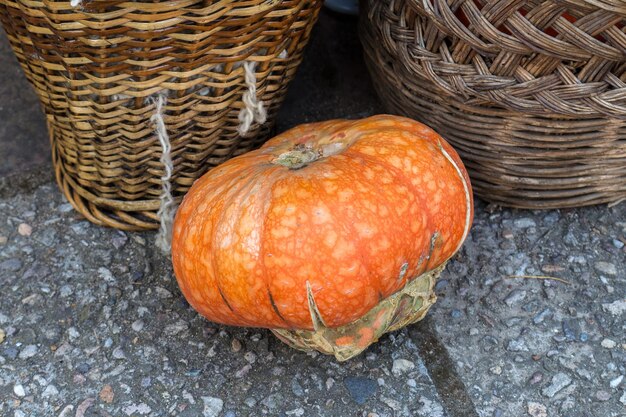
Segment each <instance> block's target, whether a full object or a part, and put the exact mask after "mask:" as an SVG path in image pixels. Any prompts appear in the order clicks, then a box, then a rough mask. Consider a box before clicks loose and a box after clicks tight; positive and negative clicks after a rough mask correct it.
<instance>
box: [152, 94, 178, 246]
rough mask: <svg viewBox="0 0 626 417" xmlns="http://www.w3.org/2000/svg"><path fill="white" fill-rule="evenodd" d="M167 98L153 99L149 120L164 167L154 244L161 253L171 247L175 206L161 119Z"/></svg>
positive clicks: (168, 148)
mask: <svg viewBox="0 0 626 417" xmlns="http://www.w3.org/2000/svg"><path fill="white" fill-rule="evenodd" d="M166 102H167V100H166V99H165V96H164V95H163V94H159V95H158V96H157V98H156V100H154V103H155V106H156V107H155V111H154V114H153V115H152V117H150V120H151V121H152V123H154V125H155V131H156V135H157V137H158V138H159V143H160V144H161V150H162V151H161V163H162V164H163V166H164V168H165V174H164V175H163V176H162V177H161V184H162V187H163V192H162V193H161V197H159V199H160V200H161V205H160V207H159V211H158V212H157V216H159V220H160V222H161V227H160V228H159V233H158V234H157V237H156V245H157V247H158V248H159V249H161V251H163V253H165V254H168V253H169V252H170V250H171V247H172V224H173V223H174V213H175V211H176V208H175V207H174V198H173V197H172V185H171V183H170V180H171V178H172V171H173V170H174V164H173V163H172V155H171V152H172V145H171V144H170V138H169V136H168V134H167V130H166V128H165V122H164V121H163V106H165V104H166Z"/></svg>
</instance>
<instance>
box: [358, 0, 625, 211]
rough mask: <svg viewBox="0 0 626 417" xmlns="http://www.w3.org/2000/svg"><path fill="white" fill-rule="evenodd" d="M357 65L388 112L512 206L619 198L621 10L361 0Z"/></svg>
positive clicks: (614, 2) (529, 0) (525, 2)
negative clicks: (450, 149) (430, 131)
mask: <svg viewBox="0 0 626 417" xmlns="http://www.w3.org/2000/svg"><path fill="white" fill-rule="evenodd" d="M363 9H364V10H363V12H362V14H361V18H362V21H361V37H362V41H363V44H364V48H365V51H366V52H365V54H366V62H367V65H368V68H369V70H370V73H371V74H372V77H373V78H374V84H375V86H376V88H377V91H378V93H379V95H380V97H381V98H382V100H383V101H384V103H385V105H386V106H387V107H388V108H389V110H390V111H391V112H395V113H400V114H403V115H408V116H410V117H413V118H415V119H418V120H420V121H422V122H424V123H426V124H428V125H430V126H431V127H433V128H434V129H436V130H437V131H438V132H439V133H440V134H441V135H443V136H444V137H445V138H446V139H448V140H449V141H450V142H451V143H452V144H453V145H454V146H455V148H456V149H457V150H458V151H459V154H460V155H461V156H462V158H463V160H464V162H465V164H466V166H467V168H468V170H469V171H470V175H471V177H472V185H473V187H474V190H475V191H476V193H477V194H478V195H479V196H481V197H483V198H484V199H486V200H489V201H492V202H495V203H498V204H503V205H508V206H516V207H523V208H557V207H574V206H582V205H589V204H597V203H611V202H617V201H620V200H623V199H624V198H626V1H624V0H601V1H599V0H552V1H550V0H548V1H533V0H458V1H452V0H449V1H446V0H367V1H364V2H363Z"/></svg>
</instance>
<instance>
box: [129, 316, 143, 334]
mask: <svg viewBox="0 0 626 417" xmlns="http://www.w3.org/2000/svg"><path fill="white" fill-rule="evenodd" d="M143 326H144V323H143V320H141V319H138V320H135V321H134V322H133V324H131V325H130V327H131V328H132V329H133V330H134V331H136V332H140V331H141V330H143Z"/></svg>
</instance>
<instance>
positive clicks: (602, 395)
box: [596, 390, 611, 401]
mask: <svg viewBox="0 0 626 417" xmlns="http://www.w3.org/2000/svg"><path fill="white" fill-rule="evenodd" d="M596 398H597V399H598V401H608V400H610V399H611V394H609V393H608V392H606V391H603V390H600V391H597V392H596Z"/></svg>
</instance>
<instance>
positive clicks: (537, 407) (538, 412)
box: [528, 401, 548, 417]
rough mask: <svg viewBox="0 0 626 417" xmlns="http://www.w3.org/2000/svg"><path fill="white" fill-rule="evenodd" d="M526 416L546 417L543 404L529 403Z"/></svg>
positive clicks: (546, 411) (546, 413) (546, 412)
mask: <svg viewBox="0 0 626 417" xmlns="http://www.w3.org/2000/svg"><path fill="white" fill-rule="evenodd" d="M528 414H529V415H531V416H532V417H548V410H547V409H546V406H545V405H543V404H540V403H535V402H531V401H529V402H528Z"/></svg>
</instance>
